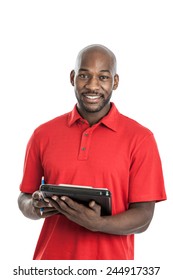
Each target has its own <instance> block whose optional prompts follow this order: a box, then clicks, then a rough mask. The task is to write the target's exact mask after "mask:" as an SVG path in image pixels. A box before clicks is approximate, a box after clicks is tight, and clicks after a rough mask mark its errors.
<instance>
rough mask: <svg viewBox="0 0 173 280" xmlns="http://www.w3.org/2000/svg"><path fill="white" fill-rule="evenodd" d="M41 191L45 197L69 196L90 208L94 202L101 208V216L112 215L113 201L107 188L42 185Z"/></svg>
mask: <svg viewBox="0 0 173 280" xmlns="http://www.w3.org/2000/svg"><path fill="white" fill-rule="evenodd" d="M40 191H41V193H42V195H43V197H51V196H53V195H57V196H63V195H65V196H68V197H70V198H71V199H73V200H74V201H76V202H78V203H82V204H84V205H86V206H88V203H89V202H90V201H92V200H94V201H95V202H96V203H97V204H99V205H100V206H101V215H102V216H105V215H111V213H112V200H111V192H110V191H109V190H108V189H107V188H94V187H90V186H77V185H66V184H60V185H53V184H42V185H41V186H40Z"/></svg>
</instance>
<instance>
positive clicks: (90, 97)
mask: <svg viewBox="0 0 173 280" xmlns="http://www.w3.org/2000/svg"><path fill="white" fill-rule="evenodd" d="M86 97H87V98H89V99H97V98H99V96H98V95H95V96H91V95H86Z"/></svg>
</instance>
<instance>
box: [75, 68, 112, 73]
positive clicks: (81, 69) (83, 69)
mask: <svg viewBox="0 0 173 280" xmlns="http://www.w3.org/2000/svg"><path fill="white" fill-rule="evenodd" d="M79 71H87V72H88V71H89V70H88V69H85V68H80V69H79ZM99 72H108V73H110V71H109V70H100V71H99Z"/></svg>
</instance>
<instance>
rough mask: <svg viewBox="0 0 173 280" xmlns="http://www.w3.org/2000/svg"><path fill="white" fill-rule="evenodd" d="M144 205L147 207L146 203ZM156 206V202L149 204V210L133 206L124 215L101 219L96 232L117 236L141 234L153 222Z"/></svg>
mask: <svg viewBox="0 0 173 280" xmlns="http://www.w3.org/2000/svg"><path fill="white" fill-rule="evenodd" d="M144 204H145V206H146V203H144ZM154 204H155V203H154V202H149V203H148V207H147V208H146V207H133V206H132V207H131V208H130V209H128V210H127V211H125V212H123V213H120V214H117V215H114V216H105V217H100V219H99V220H98V224H96V228H95V231H100V232H104V233H109V234H116V235H128V234H135V233H141V232H143V231H145V230H146V229H147V228H148V226H149V224H150V222H151V219H152V216H153V211H154ZM134 205H136V204H134ZM140 205H141V203H140Z"/></svg>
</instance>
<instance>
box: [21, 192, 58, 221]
mask: <svg viewBox="0 0 173 280" xmlns="http://www.w3.org/2000/svg"><path fill="white" fill-rule="evenodd" d="M18 205H19V209H20V210H21V212H22V213H23V215H24V216H25V217H27V218H29V219H32V220H38V219H41V218H46V217H49V216H52V215H54V214H57V213H58V212H57V210H56V209H54V208H52V206H51V205H50V204H49V203H48V202H46V201H44V200H43V199H42V196H41V194H40V192H39V191H36V192H34V193H33V194H28V193H23V192H21V193H20V195H19V197H18ZM41 208H43V209H44V211H43V212H40V209H41Z"/></svg>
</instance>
